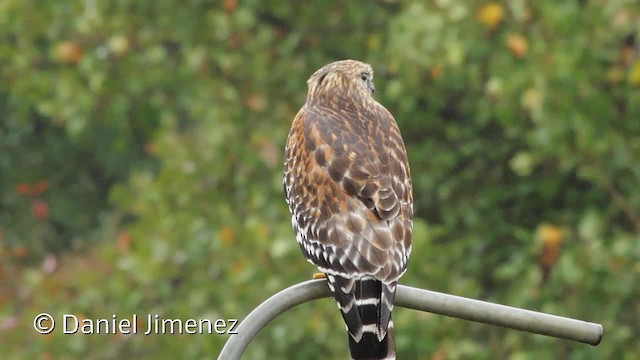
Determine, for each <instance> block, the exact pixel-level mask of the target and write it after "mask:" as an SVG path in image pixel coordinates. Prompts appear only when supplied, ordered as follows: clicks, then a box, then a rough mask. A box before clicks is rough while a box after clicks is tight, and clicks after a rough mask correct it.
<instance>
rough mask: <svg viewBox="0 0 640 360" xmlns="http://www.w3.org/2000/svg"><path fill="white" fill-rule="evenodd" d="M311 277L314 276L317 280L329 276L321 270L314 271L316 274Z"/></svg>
mask: <svg viewBox="0 0 640 360" xmlns="http://www.w3.org/2000/svg"><path fill="white" fill-rule="evenodd" d="M311 278H312V279H314V280H317V279H326V278H327V274H325V273H321V272H320V273H314V274H313V276H312V277H311Z"/></svg>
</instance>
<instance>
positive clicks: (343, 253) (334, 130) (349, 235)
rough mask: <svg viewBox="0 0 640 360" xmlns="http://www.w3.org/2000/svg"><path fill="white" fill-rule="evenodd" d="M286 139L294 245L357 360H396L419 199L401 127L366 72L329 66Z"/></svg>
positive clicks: (348, 64)
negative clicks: (321, 279)
mask: <svg viewBox="0 0 640 360" xmlns="http://www.w3.org/2000/svg"><path fill="white" fill-rule="evenodd" d="M307 83H308V85H309V91H308V93H307V101H306V103H305V104H304V106H303V107H302V109H300V111H299V112H298V114H297V115H296V117H295V119H294V120H293V124H292V126H291V131H290V132H289V138H288V140H287V145H286V149H285V170H284V187H285V193H286V200H287V204H288V205H289V210H290V211H291V223H292V224H293V229H294V231H295V232H296V240H297V241H298V244H299V245H300V248H301V249H302V251H303V253H304V255H305V256H306V258H307V260H308V261H309V262H311V263H312V264H314V265H316V266H317V267H318V269H320V271H322V272H324V273H326V274H327V278H328V281H329V287H330V288H331V291H332V293H333V295H334V297H335V299H336V301H337V302H338V307H339V308H340V311H341V312H342V316H343V318H344V321H345V322H346V324H347V330H348V333H349V336H348V337H349V348H350V350H351V356H352V358H353V359H358V360H364V359H395V358H396V355H395V342H394V338H393V330H392V329H393V322H392V320H391V311H392V310H393V302H394V297H395V291H396V283H397V281H398V279H399V278H400V276H402V274H404V272H405V270H406V268H407V262H408V260H409V255H410V254H411V234H412V230H413V221H412V218H413V190H412V186H411V177H410V173H409V162H408V160H407V153H406V149H405V146H404V142H403V140H402V137H401V135H400V130H399V129H398V125H397V124H396V121H395V119H394V118H393V116H392V115H391V113H389V111H388V110H387V109H386V108H385V107H384V106H382V105H380V104H379V103H378V102H377V101H376V100H375V99H374V98H373V93H374V91H375V87H374V85H373V69H372V68H371V66H370V65H369V64H364V63H362V62H359V61H355V60H343V61H337V62H334V63H331V64H328V65H326V66H324V67H322V68H321V69H320V70H318V71H316V72H315V73H313V75H311V77H310V78H309V80H308V81H307Z"/></svg>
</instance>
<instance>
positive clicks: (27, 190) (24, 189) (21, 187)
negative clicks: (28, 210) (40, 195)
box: [16, 183, 31, 196]
mask: <svg viewBox="0 0 640 360" xmlns="http://www.w3.org/2000/svg"><path fill="white" fill-rule="evenodd" d="M16 192H17V193H18V194H20V195H24V196H26V195H31V185H29V184H26V183H19V184H18V185H16Z"/></svg>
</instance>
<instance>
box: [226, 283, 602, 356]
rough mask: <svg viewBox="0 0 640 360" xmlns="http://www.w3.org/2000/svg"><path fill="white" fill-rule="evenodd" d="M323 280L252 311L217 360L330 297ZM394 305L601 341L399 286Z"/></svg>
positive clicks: (587, 327)
mask: <svg viewBox="0 0 640 360" xmlns="http://www.w3.org/2000/svg"><path fill="white" fill-rule="evenodd" d="M330 296H331V293H330V292H329V287H328V286H327V284H326V280H324V279H323V280H310V281H305V282H303V283H300V284H297V285H294V286H291V287H289V288H287V289H284V290H282V291H280V292H279V293H277V294H275V295H273V296H272V297H270V298H269V299H267V300H266V301H265V302H263V303H262V304H260V305H259V306H258V307H257V308H255V309H254V310H253V311H252V312H251V313H250V314H249V315H248V316H247V317H246V318H245V319H244V320H243V321H242V323H241V324H240V325H239V326H238V333H237V334H235V335H230V337H229V339H228V340H227V342H226V344H225V345H224V347H223V348H222V352H220V355H219V356H218V360H239V359H240V357H241V356H242V354H243V353H244V351H245V349H246V348H247V346H248V345H249V342H251V340H252V339H253V338H254V337H255V336H256V335H257V334H258V332H259V331H260V330H261V329H262V328H263V327H264V326H265V325H266V324H267V323H269V322H270V321H271V320H273V319H275V318H276V317H277V316H278V315H280V314H282V313H284V312H285V311H287V310H289V309H291V308H292V307H294V306H297V305H300V304H303V303H305V302H308V301H312V300H316V299H320V298H323V297H330ZM395 304H396V305H397V306H402V307H406V308H409V309H414V310H420V311H427V312H430V313H434V314H440V315H446V316H451V317H456V318H460V319H465V320H471V321H477V322H482V323H485V324H492V325H499V326H503V327H507V328H510V329H516V330H522V331H527V332H530V333H534V334H541V335H547V336H553V337H557V338H562V339H568V340H574V341H579V342H583V343H586V344H590V345H598V344H599V343H600V340H602V335H603V328H602V325H600V324H595V323H590V322H586V321H581V320H575V319H570V318H566V317H561V316H555V315H550V314H545V313H540V312H536V311H530V310H524V309H519V308H514V307H511V306H505V305H499V304H494V303H490V302H486V301H480V300H474V299H468V298H464V297H461V296H454V295H449V294H443V293H439V292H435V291H429V290H423V289H416V288H413V287H410V286H403V285H398V290H397V294H396V300H395Z"/></svg>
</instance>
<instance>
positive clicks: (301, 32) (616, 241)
mask: <svg viewBox="0 0 640 360" xmlns="http://www.w3.org/2000/svg"><path fill="white" fill-rule="evenodd" d="M639 24H640V6H638V5H637V2H635V1H632V0H612V1H604V0H584V1H557V2H555V1H554V2H551V1H526V0H512V1H506V2H488V1H465V2H461V1H451V0H433V1H411V0H407V1H393V0H386V1H375V2H374V1H372V2H355V1H354V2H331V1H326V2H325V1H323V2H319V1H318V2H313V3H304V4H303V3H302V2H290V1H281V0H275V1H269V2H266V1H258V0H246V1H238V0H224V1H205V0H200V1H198V0H191V1H181V2H179V1H170V0H158V1H153V2H151V1H149V2H145V1H133V0H120V1H95V0H83V1H80V0H72V1H64V2H63V1H50V2H40V1H35V0H5V1H2V2H0V339H2V340H0V342H1V343H2V357H3V358H7V359H14V358H15V359H120V358H145V359H146V358H184V359H215V358H216V357H217V354H218V352H219V351H220V349H221V346H222V344H223V343H224V341H225V337H224V336H219V335H176V336H171V335H155V336H144V335H137V336H122V335H108V336H107V335H94V336H87V335H63V334H62V333H61V332H59V331H54V332H53V333H52V334H50V335H47V336H43V335H39V334H37V333H36V332H35V331H34V330H33V328H32V321H33V317H34V316H35V315H36V314H38V313H40V312H45V311H46V312H50V313H52V314H54V315H55V316H61V314H64V313H73V314H76V315H78V316H80V317H84V318H90V319H95V318H110V317H111V316H112V314H116V315H117V316H118V317H119V318H126V317H130V316H131V314H134V313H136V314H139V315H141V316H145V315H146V314H148V313H151V314H159V315H160V316H162V317H165V318H180V319H188V318H196V319H200V318H207V317H208V318H212V319H217V318H221V319H228V318H242V317H243V316H245V315H246V314H247V313H248V312H249V311H250V310H251V309H252V308H253V307H254V306H256V305H257V304H258V303H260V302H261V301H262V300H264V299H265V298H267V297H268V296H270V295H271V294H273V293H274V292H276V291H278V290H280V289H282V288H284V287H286V286H289V285H292V284H294V283H297V282H300V281H303V280H306V279H308V278H309V277H310V275H311V274H312V273H313V272H314V270H315V269H314V268H313V267H312V266H310V265H309V264H307V262H306V261H304V260H303V257H302V256H301V254H300V251H299V249H298V247H297V245H296V243H295V240H294V236H293V232H292V231H291V229H290V222H289V219H288V213H287V209H286V205H285V203H284V200H283V194H282V186H281V171H282V149H283V145H284V141H285V138H286V135H287V131H288V128H289V125H290V123H291V121H292V119H293V117H294V115H295V113H296V112H297V110H298V109H299V107H300V106H301V104H303V102H304V99H305V95H306V82H305V81H306V79H307V77H308V76H309V74H311V73H312V72H313V71H314V70H316V69H317V68H319V67H320V66H322V65H324V64H326V63H328V62H331V61H334V60H337V59H344V58H355V59H361V60H365V61H367V62H370V63H371V64H373V66H374V68H375V69H376V83H377V88H378V89H379V92H378V93H379V95H378V93H377V94H376V95H377V97H378V99H379V101H380V102H381V103H383V104H384V105H385V106H387V108H388V109H389V110H390V111H391V112H392V113H393V114H395V116H396V118H397V120H398V123H399V125H400V128H401V129H402V131H403V134H404V136H405V140H406V143H407V146H408V149H409V157H410V161H411V166H412V173H413V181H414V186H415V196H416V213H417V219H416V225H415V240H414V253H413V257H412V261H411V264H410V266H409V271H408V273H407V274H406V276H405V277H404V278H403V283H405V284H408V285H412V286H417V287H422V288H428V289H434V290H439V291H445V292H448V293H453V294H457V295H462V296H467V297H474V298H479V299H486V300H490V301H495V302H499V303H504V304H509V305H513V306H518V307H524V308H530V309H534V310H540V311H545V312H550V313H555V314H559V315H565V316H571V317H576V318H580V319H585V320H589V321H594V322H601V323H603V324H604V326H605V329H606V333H605V337H604V341H603V342H602V344H601V345H599V346H598V347H591V346H588V345H583V344H576V343H571V342H567V341H562V340H557V339H552V338H547V337H543V336H534V335H530V334H524V333H520V332H516V331H510V330H504V329H501V328H498V327H490V326H485V325H479V324H473V323H468V322H465V321H462V320H456V319H450V318H445V317H441V316H433V315H429V314H424V313H415V312H413V311H409V310H405V309H398V310H396V312H395V323H396V328H397V343H398V352H399V356H400V358H401V359H434V360H436V359H437V360H442V359H514V360H523V359H553V358H558V359H559V358H562V359H632V358H636V357H637V356H638V354H640V342H639V341H638V336H640V327H639V325H638V323H639V319H640V305H639V302H638V299H639V298H640V284H639V280H638V279H639V277H640V192H638V191H637V190H638V188H640V39H639V38H638V32H639V31H640V25H639ZM140 326H141V327H142V326H145V324H144V322H143V323H142V324H140ZM343 328H344V326H343V324H342V323H341V319H340V316H339V314H338V311H337V310H336V308H335V305H334V304H333V303H332V302H331V301H329V300H326V301H317V302H314V303H312V304H306V305H304V306H301V307H300V308H298V309H295V310H294V311H291V312H289V313H287V314H286V315H285V316H283V317H282V318H279V319H278V320H277V321H275V322H274V323H272V324H270V325H269V327H268V328H267V329H266V330H265V331H264V332H263V333H261V334H260V336H259V337H258V338H257V339H255V340H254V342H253V343H252V344H251V346H250V347H249V350H248V353H247V354H246V358H247V359H256V360H260V359H275V358H288V359H332V358H335V359H337V358H345V357H346V356H347V354H348V350H347V342H346V335H345V334H343V333H342V330H343Z"/></svg>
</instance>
